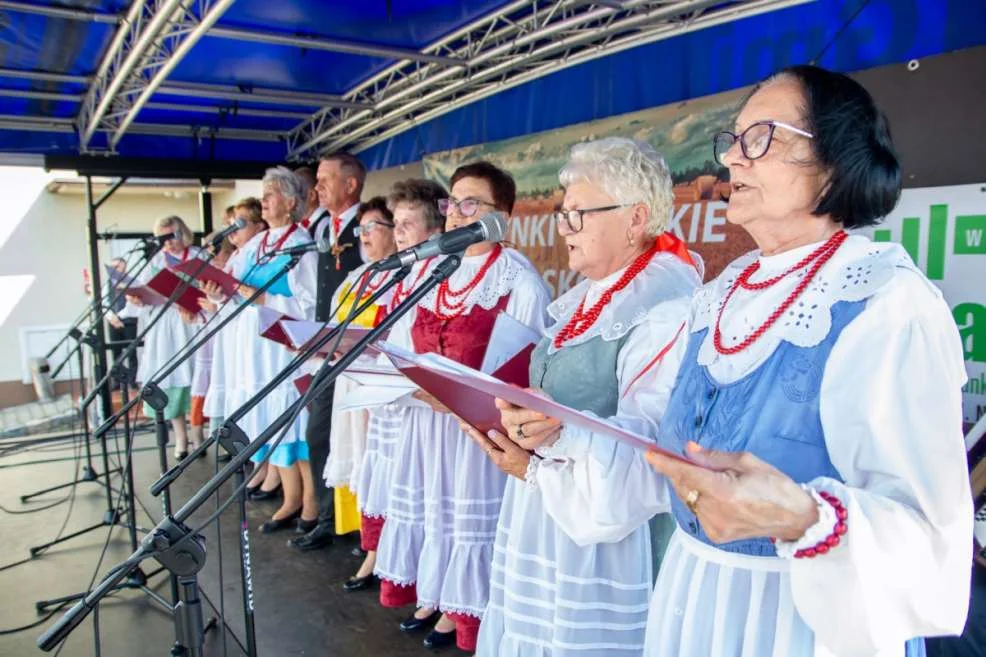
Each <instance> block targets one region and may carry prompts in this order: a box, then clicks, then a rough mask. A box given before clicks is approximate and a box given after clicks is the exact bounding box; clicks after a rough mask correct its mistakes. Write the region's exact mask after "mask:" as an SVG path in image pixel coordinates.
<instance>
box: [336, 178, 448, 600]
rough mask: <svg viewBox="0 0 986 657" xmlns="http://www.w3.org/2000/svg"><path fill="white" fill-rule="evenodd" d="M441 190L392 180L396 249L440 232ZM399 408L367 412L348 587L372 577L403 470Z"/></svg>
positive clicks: (417, 276) (402, 290)
mask: <svg viewBox="0 0 986 657" xmlns="http://www.w3.org/2000/svg"><path fill="white" fill-rule="evenodd" d="M447 196H448V192H446V191H445V188H443V187H442V186H441V185H439V184H438V183H436V182H432V181H431V180H421V179H413V178H412V179H409V180H403V181H400V182H398V183H396V184H395V185H394V187H393V189H392V190H391V192H390V195H389V196H388V198H387V207H388V208H390V209H391V210H392V211H393V213H394V214H393V223H394V230H393V234H394V242H395V243H396V247H397V250H404V249H407V248H409V247H412V246H414V245H415V244H420V243H421V242H424V241H425V240H427V239H428V238H429V237H431V236H432V235H437V234H439V233H441V232H442V228H443V227H444V225H445V217H443V216H442V215H441V213H439V211H438V201H439V199H443V198H446V197H447ZM435 262H436V258H429V259H427V260H424V261H419V262H416V263H414V265H413V266H412V267H411V273H410V274H408V276H407V277H406V278H404V279H403V280H402V281H400V282H399V283H398V284H397V285H396V286H395V287H394V288H393V293H392V294H391V295H390V300H389V304H388V305H389V307H388V308H387V312H390V311H391V310H393V309H394V308H396V307H397V306H398V305H400V304H401V303H403V302H404V300H405V299H407V297H408V296H409V295H410V294H411V292H412V291H414V289H415V287H417V286H418V285H420V284H421V283H422V281H424V280H425V279H426V277H427V276H428V274H429V273H431V269H432V267H433V266H434V264H435ZM384 360H386V359H385V358H384ZM387 364H389V361H388V362H387ZM405 410H406V408H405V404H404V403H403V402H402V400H400V399H398V400H395V401H394V402H393V403H390V404H386V405H384V406H380V407H376V408H372V409H370V410H369V413H368V414H369V421H368V424H367V429H366V450H365V451H364V452H363V457H362V459H361V461H360V462H359V463H358V464H357V466H358V467H357V469H356V471H355V472H354V480H355V485H354V486H351V487H352V488H353V490H354V491H355V492H356V500H357V503H358V504H359V512H360V547H361V548H362V549H363V550H364V551H365V552H366V557H365V558H364V559H363V563H362V564H360V567H359V569H358V570H357V571H356V574H355V575H353V576H352V577H350V578H349V579H347V580H346V582H345V583H344V584H343V587H344V588H345V590H346V591H349V592H354V591H362V590H366V589H369V588H371V587H372V586H373V585H374V584H376V583H377V577H376V576H375V575H374V574H373V571H374V568H375V567H376V564H377V547H378V545H379V543H380V534H381V532H382V531H383V526H384V522H385V518H386V515H387V501H388V499H389V497H390V486H391V484H392V483H393V482H395V481H397V480H402V478H403V477H406V476H408V472H407V469H406V468H404V469H400V470H398V471H397V472H394V470H393V467H392V465H393V459H394V450H395V449H396V447H397V441H398V438H399V437H400V433H401V428H402V426H403V423H404V413H405ZM415 520H417V519H416V518H415ZM419 524H420V523H419ZM398 556H400V555H398Z"/></svg>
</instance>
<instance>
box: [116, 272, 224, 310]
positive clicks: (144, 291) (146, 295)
mask: <svg viewBox="0 0 986 657" xmlns="http://www.w3.org/2000/svg"><path fill="white" fill-rule="evenodd" d="M179 286H184V287H185V289H184V290H182V292H181V293H180V294H179V295H178V298H177V299H175V305H177V306H180V307H181V308H184V309H185V310H187V311H188V312H190V313H193V314H198V313H199V311H201V310H202V308H201V307H200V306H199V303H198V300H199V299H201V298H202V297H204V296H205V294H204V293H203V292H202V290H199V289H198V288H195V287H192V286H191V285H188V284H187V283H186V282H185V281H183V280H182V279H181V278H179V277H178V275H177V274H175V273H174V272H173V271H170V270H168V269H162V270H161V271H159V272H158V273H157V274H155V275H154V277H153V278H151V280H149V281H147V284H146V285H140V286H137V287H132V288H130V289H129V290H127V294H129V295H132V296H135V297H137V298H138V299H140V301H141V303H143V304H144V305H145V306H163V305H164V304H165V302H166V301H167V300H168V299H169V298H170V297H171V295H172V294H174V292H175V290H176V289H178V287H179Z"/></svg>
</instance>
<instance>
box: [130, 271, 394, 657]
mask: <svg viewBox="0 0 986 657" xmlns="http://www.w3.org/2000/svg"><path fill="white" fill-rule="evenodd" d="M410 271H411V270H410V268H403V269H401V270H400V271H398V272H396V273H395V274H394V276H392V277H391V278H390V280H388V281H387V282H386V283H385V284H384V285H383V286H381V288H380V289H378V290H377V291H376V292H375V293H374V294H373V295H372V296H371V297H370V298H369V299H368V300H367V301H365V302H364V303H363V304H362V305H360V306H359V307H358V308H355V309H354V310H353V311H352V313H351V316H353V317H359V316H360V315H361V314H362V313H363V311H364V310H366V309H367V308H369V307H371V306H372V305H373V304H375V303H376V301H377V299H379V298H380V297H381V296H383V295H384V294H386V293H387V292H388V291H389V290H390V289H391V288H392V287H394V286H395V285H397V283H399V282H400V281H401V280H403V279H404V278H406V277H407V275H408V274H409V273H410ZM354 305H355V304H354ZM344 327H345V323H343V324H340V325H339V326H336V327H334V328H333V329H331V330H330V331H328V332H327V333H326V334H325V335H322V336H318V337H317V339H314V340H312V341H310V343H309V344H307V345H305V347H304V348H303V349H302V351H301V352H300V353H299V354H298V355H297V356H295V358H294V359H292V361H291V362H290V363H288V365H287V366H286V367H285V368H284V369H282V370H281V371H280V372H278V373H277V375H276V376H275V377H274V378H273V379H272V380H271V381H269V382H268V383H267V384H265V385H264V387H263V388H261V389H260V390H258V391H257V393H256V394H254V395H253V396H252V397H251V398H250V399H248V400H247V401H246V402H244V403H243V404H242V405H241V406H240V407H239V408H237V409H236V410H235V411H234V412H233V413H232V414H230V416H229V417H227V418H225V420H224V421H223V424H222V426H221V427H219V428H218V429H217V430H216V431H214V432H213V433H212V434H211V435H210V436H209V438H208V439H207V440H205V441H203V443H202V445H200V446H199V447H198V448H196V449H195V450H194V451H192V452H191V453H190V454H189V455H188V456H186V457H185V459H184V460H182V461H181V462H179V463H177V464H175V466H174V467H173V468H171V470H169V471H168V472H166V473H164V474H163V475H162V476H161V478H160V479H158V480H157V481H156V482H154V484H153V485H152V486H151V489H150V491H151V494H152V495H154V496H158V495H160V494H161V493H162V492H165V494H167V493H166V491H167V489H168V488H169V487H170V486H171V484H172V483H174V481H175V480H176V479H177V478H178V477H179V476H180V475H181V474H182V473H183V472H184V471H185V469H186V468H188V466H189V465H190V464H191V463H194V462H195V461H196V460H197V459H198V456H199V454H201V453H202V452H204V451H206V450H208V449H209V447H210V445H212V444H214V443H215V442H217V441H218V442H219V443H220V444H221V445H222V446H223V448H224V449H225V450H226V451H227V452H228V453H229V454H230V455H231V456H235V455H236V454H237V453H238V452H240V451H242V450H243V449H244V448H245V447H246V446H247V445H248V444H249V443H250V439H249V438H248V437H247V436H246V434H245V433H244V432H243V430H242V429H241V428H240V427H239V426H238V425H237V424H236V423H237V422H238V421H239V420H241V419H242V418H243V417H244V416H246V414H247V413H249V412H250V411H251V410H252V409H253V408H254V407H255V406H256V405H257V404H259V403H260V402H261V401H262V400H263V399H264V398H265V397H267V395H269V394H270V393H271V392H272V391H273V390H274V389H276V388H277V387H278V386H279V385H281V384H282V383H284V381H286V380H287V379H289V378H290V377H291V376H292V375H293V374H294V372H295V371H296V370H297V369H298V367H300V366H301V364H303V363H305V362H306V361H308V359H309V358H311V357H312V356H313V355H315V354H316V353H318V351H319V350H320V349H321V348H322V347H324V346H325V345H326V344H328V343H329V341H330V340H332V339H333V338H335V337H336V336H337V335H338V334H339V333H340V331H342V330H343V329H344ZM297 407H298V406H297V405H295V406H293V408H297ZM246 474H247V473H246V465H244V466H243V467H242V468H240V469H239V470H237V472H236V476H235V480H234V484H233V486H234V489H236V490H239V491H240V492H239V495H238V496H237V497H238V502H239V520H240V544H239V549H240V580H241V584H242V592H243V614H244V623H243V626H244V629H245V631H246V646H247V657H255V656H256V654H257V649H256V643H257V639H256V630H255V625H254V596H253V575H252V572H251V567H250V563H251V559H250V536H249V533H248V528H249V525H248V522H247V511H246V502H247V496H246V487H245V486H244V485H243V484H244V483H245V482H246Z"/></svg>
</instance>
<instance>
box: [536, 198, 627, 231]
mask: <svg viewBox="0 0 986 657" xmlns="http://www.w3.org/2000/svg"><path fill="white" fill-rule="evenodd" d="M633 205H636V203H622V204H620V205H607V206H606V207H604V208H586V209H584V210H558V211H557V212H553V213H552V215H551V216H552V217H554V219H555V221H556V222H558V223H559V224H565V228H567V229H568V230H569V232H571V233H578V232H579V231H581V230H582V227H583V226H584V224H585V221H584V219H583V217H584V216H585V215H587V214H591V213H593V212H609V211H610V210H618V209H620V208H629V207H631V206H633Z"/></svg>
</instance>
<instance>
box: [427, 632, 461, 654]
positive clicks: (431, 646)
mask: <svg viewBox="0 0 986 657" xmlns="http://www.w3.org/2000/svg"><path fill="white" fill-rule="evenodd" d="M422 643H424V646H425V648H427V649H428V650H441V649H442V648H448V647H449V646H454V645H455V630H452V631H451V632H439V631H438V630H432V631H431V632H428V636H426V637H425V640H424V641H423V642H422Z"/></svg>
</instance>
